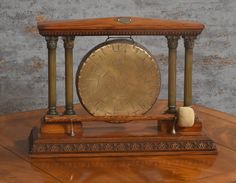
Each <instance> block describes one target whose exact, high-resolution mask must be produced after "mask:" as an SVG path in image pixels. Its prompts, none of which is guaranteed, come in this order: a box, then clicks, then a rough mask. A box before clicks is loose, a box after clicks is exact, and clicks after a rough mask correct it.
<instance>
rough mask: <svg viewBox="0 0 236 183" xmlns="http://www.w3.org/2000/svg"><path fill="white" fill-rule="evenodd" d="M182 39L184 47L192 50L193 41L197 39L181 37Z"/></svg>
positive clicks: (194, 37)
mask: <svg viewBox="0 0 236 183" xmlns="http://www.w3.org/2000/svg"><path fill="white" fill-rule="evenodd" d="M183 38H184V47H185V48H190V49H193V47H194V41H195V39H196V38H197V37H196V36H183Z"/></svg>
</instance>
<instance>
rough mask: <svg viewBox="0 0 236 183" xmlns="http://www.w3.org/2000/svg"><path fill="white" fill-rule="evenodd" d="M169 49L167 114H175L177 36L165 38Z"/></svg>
mask: <svg viewBox="0 0 236 183" xmlns="http://www.w3.org/2000/svg"><path fill="white" fill-rule="evenodd" d="M166 38H167V42H168V48H169V57H168V112H169V113H175V112H176V52H177V51H176V49H177V46H178V40H179V36H166Z"/></svg>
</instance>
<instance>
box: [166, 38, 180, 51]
mask: <svg viewBox="0 0 236 183" xmlns="http://www.w3.org/2000/svg"><path fill="white" fill-rule="evenodd" d="M166 38H167V42H168V48H170V49H176V48H177V47H178V40H179V36H166Z"/></svg>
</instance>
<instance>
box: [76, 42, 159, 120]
mask: <svg viewBox="0 0 236 183" xmlns="http://www.w3.org/2000/svg"><path fill="white" fill-rule="evenodd" d="M160 82H161V79H160V71H159V68H158V65H157V63H156V61H155V59H154V57H153V56H152V55H151V54H150V53H149V52H148V51H147V50H146V49H145V48H144V47H142V46H140V45H138V44H137V43H135V42H133V41H131V40H112V41H106V42H104V43H102V44H100V45H98V46H96V47H95V48H93V49H92V50H91V51H89V52H88V54H87V55H86V56H85V57H84V58H83V60H82V61H81V63H80V66H79V68H78V71H77V75H76V86H77V93H78V96H79V98H80V102H81V103H82V105H83V106H84V108H85V109H86V110H87V111H88V112H89V113H90V114H92V115H94V116H105V115H109V116H111V115H112V116H117V115H129V116H131V115H141V114H144V113H145V112H147V111H148V110H149V109H150V108H151V107H152V105H153V104H154V103H155V101H156V99H157V97H158V95H159V92H160Z"/></svg>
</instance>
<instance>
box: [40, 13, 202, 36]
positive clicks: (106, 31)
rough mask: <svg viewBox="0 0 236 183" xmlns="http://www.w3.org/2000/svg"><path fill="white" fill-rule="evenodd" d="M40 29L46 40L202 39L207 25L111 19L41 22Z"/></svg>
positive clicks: (137, 19)
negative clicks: (113, 37) (109, 37)
mask: <svg viewBox="0 0 236 183" xmlns="http://www.w3.org/2000/svg"><path fill="white" fill-rule="evenodd" d="M38 29H39V33H40V34H41V35H42V36H68V35H74V36H88V35H89V36H102V35H198V34H200V33H201V32H202V30H203V29H204V25H203V24H201V23H199V22H191V21H175V20H165V19H157V18H140V17H110V18H94V19H77V20H58V21H41V22H38Z"/></svg>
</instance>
